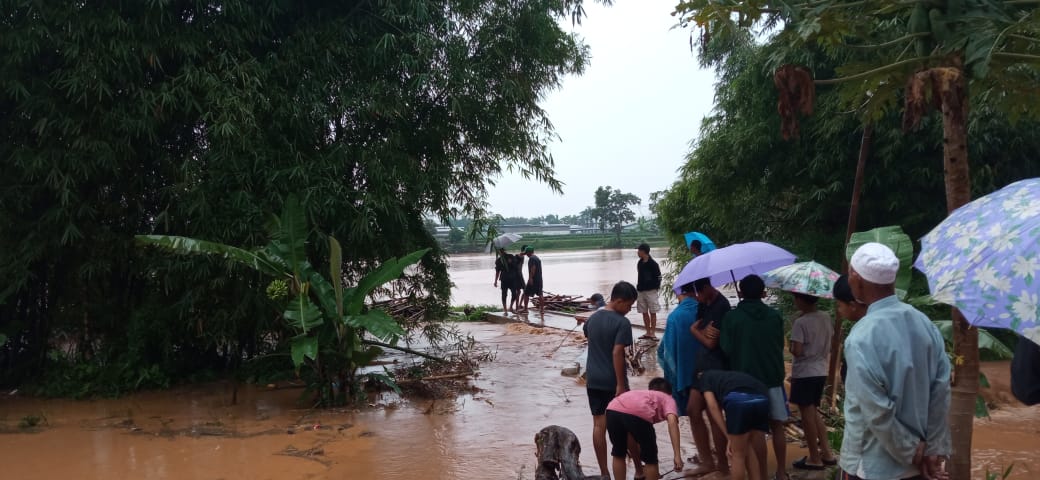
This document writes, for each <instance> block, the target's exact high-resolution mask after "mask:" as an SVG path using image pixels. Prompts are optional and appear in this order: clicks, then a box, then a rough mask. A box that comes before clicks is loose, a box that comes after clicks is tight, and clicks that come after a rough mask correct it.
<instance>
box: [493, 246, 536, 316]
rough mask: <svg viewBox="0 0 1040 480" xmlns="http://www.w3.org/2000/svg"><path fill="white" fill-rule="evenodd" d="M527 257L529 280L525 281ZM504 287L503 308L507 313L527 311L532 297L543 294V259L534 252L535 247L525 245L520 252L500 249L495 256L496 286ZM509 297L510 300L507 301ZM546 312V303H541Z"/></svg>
mask: <svg viewBox="0 0 1040 480" xmlns="http://www.w3.org/2000/svg"><path fill="white" fill-rule="evenodd" d="M525 256H526V257H527V281H526V282H525V281H524V257H525ZM499 284H501V288H502V310H503V311H504V312H505V313H509V312H510V311H512V312H514V313H519V312H526V311H527V307H528V304H529V302H530V299H531V297H541V296H542V260H541V259H540V258H538V256H537V255H535V254H534V247H531V246H527V245H523V246H521V247H520V253H517V254H516V255H513V254H510V253H508V252H507V251H506V249H505V248H499V249H498V257H497V258H495V282H494V286H496V287H498V286H499ZM507 297H508V302H507V301H506V300H507ZM540 308H541V309H542V313H544V308H545V307H544V305H541V306H540Z"/></svg>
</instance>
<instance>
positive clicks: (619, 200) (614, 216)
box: [595, 187, 641, 247]
mask: <svg viewBox="0 0 1040 480" xmlns="http://www.w3.org/2000/svg"><path fill="white" fill-rule="evenodd" d="M595 200H596V207H595V215H596V219H597V220H598V221H599V224H600V230H606V229H607V227H610V230H611V231H612V232H614V235H615V238H616V240H615V242H614V246H615V247H621V231H622V230H623V229H624V226H625V223H629V222H634V221H635V220H636V212H634V211H632V209H631V208H630V207H631V206H632V205H639V204H640V203H641V200H640V199H639V197H637V196H635V195H633V194H631V193H625V192H622V191H621V190H619V189H614V188H613V187H599V188H597V189H596V192H595Z"/></svg>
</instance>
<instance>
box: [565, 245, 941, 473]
mask: <svg viewBox="0 0 1040 480" xmlns="http://www.w3.org/2000/svg"><path fill="white" fill-rule="evenodd" d="M639 256H640V264H639V273H640V279H639V283H640V286H653V284H652V283H653V282H649V283H644V276H643V275H644V271H646V272H647V274H648V275H650V276H653V274H654V273H655V272H654V270H655V267H656V262H654V263H653V264H652V265H648V264H649V263H650V262H652V259H651V258H650V256H649V247H646V248H644V245H641V246H640V247H639ZM898 269H899V260H898V259H897V258H896V256H895V254H894V253H893V252H892V251H891V250H890V249H888V247H885V246H884V245H881V244H877V243H870V244H866V245H864V246H863V247H861V248H860V249H858V250H857V251H856V253H855V254H854V255H853V256H852V260H851V268H850V273H849V275H848V276H842V277H841V278H839V280H838V282H837V283H836V284H835V286H834V292H833V293H834V297H835V300H836V301H837V305H838V313H839V315H840V316H842V317H844V318H846V319H849V320H852V321H856V322H857V323H856V324H855V326H854V327H853V329H852V331H851V332H850V334H849V336H848V338H847V339H846V341H845V345H844V346H845V358H846V360H847V365H848V371H847V373H846V374H844V375H843V376H844V377H845V383H846V396H845V426H844V432H845V433H844V440H843V443H842V449H841V452H840V453H841V455H840V459H839V457H838V456H837V455H835V454H834V452H832V451H831V449H830V446H829V443H828V438H827V429H826V427H825V425H824V423H823V419H822V417H821V415H820V413H819V410H818V407H819V405H820V399H821V397H822V394H823V389H824V384H825V383H826V375H827V367H828V358H829V352H830V344H831V337H832V335H833V321H832V319H831V318H830V316H829V315H827V314H826V313H824V312H821V311H819V310H818V309H817V308H816V303H817V300H818V298H817V297H813V296H809V295H803V294H794V304H795V307H796V309H797V310H798V312H799V313H798V316H797V318H795V319H794V321H793V323H792V330H791V336H790V342H785V337H784V319H783V317H782V315H781V314H780V312H779V311H777V310H776V309H774V308H772V307H770V306H769V305H766V304H765V303H764V302H763V298H764V295H765V285H764V282H763V280H762V279H761V278H760V277H758V276H757V275H748V276H746V277H744V278H743V279H741V280H740V281H739V282H738V292H739V296H740V301H739V303H738V304H737V305H736V307H732V308H731V305H730V302H729V300H728V299H727V298H726V297H725V295H723V294H721V293H720V292H719V291H718V290H716V289H715V287H713V286H712V285H711V283H710V281H709V280H708V279H706V278H704V279H699V280H697V281H695V282H691V283H689V284H686V285H682V286H680V287H679V288H678V289H677V290H678V293H677V297H678V302H679V303H678V305H677V306H676V308H675V309H674V310H673V311H672V313H671V314H670V315H669V316H668V321H667V325H666V327H665V332H664V335H663V336H662V338H661V342H660V345H659V348H658V361H659V364H660V366H661V369H662V371H663V374H664V377H663V378H661V379H654V380H652V381H651V385H650V390H644V391H629V384H628V376H627V370H626V361H625V349H626V348H627V347H629V346H631V345H632V344H633V338H632V324H631V322H629V320H628V319H627V318H626V317H625V315H626V314H627V313H628V312H629V311H630V310H631V308H632V306H633V304H636V303H640V304H642V302H643V301H644V299H647V300H649V299H648V298H647V295H646V294H644V292H645V291H647V290H644V289H640V288H638V287H636V286H633V285H632V284H630V283H628V282H618V283H617V284H616V285H615V286H614V288H613V290H612V291H611V295H610V300H609V302H607V303H606V306H605V307H603V308H601V309H600V310H598V311H596V312H595V313H593V314H592V315H591V316H589V317H588V319H587V321H585V324H584V332H585V335H586V337H587V338H588V343H589V345H588V350H589V352H588V363H587V371H586V388H587V392H588V398H589V407H590V410H591V413H592V416H593V447H594V450H595V452H596V458H597V461H598V463H599V467H600V471H601V474H602V475H609V473H610V471H609V470H610V468H609V467H612V469H613V473H614V477H615V478H618V479H623V478H626V477H625V474H626V468H627V461H626V457H630V458H632V459H633V462H634V466H635V469H636V478H647V479H656V478H659V476H660V469H659V468H658V466H657V463H658V460H657V446H656V437H655V435H654V430H653V424H654V423H657V422H661V421H667V422H668V426H669V433H670V436H671V440H672V447H673V453H674V459H673V464H674V468H675V470H676V471H679V470H681V469H682V468H683V459H682V458H681V455H680V450H679V441H678V438H679V437H678V422H677V419H678V417H679V416H682V415H687V416H689V419H690V425H691V430H692V434H693V439H694V444H695V446H696V448H697V452H698V455H697V457H698V458H695V459H694V460H695V461H696V463H697V464H698V465H697V468H696V469H695V470H694V471H692V472H684V473H686V474H688V475H690V474H693V475H698V474H706V473H709V472H712V471H717V470H718V471H730V475H731V476H730V478H732V479H735V480H742V479H744V478H752V479H765V478H766V477H767V461H766V457H767V448H766V439H765V434H766V433H767V432H769V433H771V435H772V446H773V452H774V455H775V457H776V462H777V465H778V468H777V471H776V473H775V478H777V479H780V480H785V479H786V478H787V473H786V465H788V463H787V458H786V438H785V434H784V430H785V427H784V426H785V424H786V423H788V422H789V421H790V412H789V410H788V404H789V403H790V404H794V405H795V406H797V407H798V409H799V411H800V413H801V420H802V426H803V428H804V431H805V434H806V438H805V440H806V443H807V446H808V450H809V455H807V456H806V457H804V458H802V459H800V460H798V461H796V462H793V463H792V464H791V465H792V466H793V467H794V468H798V469H806V470H822V469H824V468H825V466H827V465H834V464H839V465H840V467H841V469H842V475H843V476H842V478H843V479H845V480H861V479H862V480H903V479H914V480H924V479H944V478H946V473H945V472H944V471H943V459H944V457H945V456H946V455H948V454H949V452H950V436H949V425H948V423H947V421H946V415H947V412H948V410H949V401H950V384H949V380H950V364H949V359H948V357H947V355H946V352H945V348H944V344H943V340H942V338H941V336H940V334H939V332H938V330H937V329H936V328H935V326H934V325H933V324H932V323H931V321H930V320H929V319H928V317H927V316H925V315H924V314H923V313H921V312H919V311H917V310H916V309H914V308H913V307H911V306H909V305H907V304H905V303H903V302H901V301H900V300H899V299H898V298H897V297H896V296H895V287H894V283H895V276H896V272H897V271H898ZM656 276H657V282H658V283H657V285H656V286H657V287H659V285H660V283H659V282H660V270H659V268H657V269H656ZM655 290H656V289H655ZM654 293H656V292H654ZM655 300H656V299H655ZM640 310H641V311H642V312H643V313H644V322H647V323H649V325H648V335H649V332H650V330H649V327H651V326H653V325H654V323H655V320H656V318H654V317H655V316H656V309H652V308H650V306H649V304H647V305H645V308H644V305H640ZM785 343H789V349H790V353H791V355H792V358H793V361H792V365H791V378H790V398H788V395H787V393H788V391H787V389H786V388H785V376H786V375H785V363H784V346H785ZM669 397H670V400H671V401H665V400H663V399H668V398H669ZM705 414H707V419H705ZM608 434H609V435H608ZM608 436H609V439H610V442H611V444H612V448H611V449H610V456H611V457H612V458H613V461H612V462H611V464H610V465H608V461H607V460H608V457H607V437H608Z"/></svg>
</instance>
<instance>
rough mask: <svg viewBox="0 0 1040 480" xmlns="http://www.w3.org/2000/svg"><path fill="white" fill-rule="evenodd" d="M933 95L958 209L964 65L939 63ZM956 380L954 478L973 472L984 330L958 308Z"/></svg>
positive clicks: (963, 160) (967, 187)
mask: <svg viewBox="0 0 1040 480" xmlns="http://www.w3.org/2000/svg"><path fill="white" fill-rule="evenodd" d="M936 70H938V71H936V72H935V73H934V74H933V75H934V77H933V78H934V80H933V85H935V86H937V87H939V88H937V89H936V90H938V91H933V95H941V97H942V116H943V157H944V158H943V168H944V171H945V180H946V208H947V210H948V211H949V212H953V211H954V210H956V209H957V208H959V207H960V206H962V205H964V204H966V203H968V201H969V200H971V177H970V175H969V169H968V95H967V93H968V92H967V84H966V80H965V76H964V72H963V70H962V69H961V68H959V67H953V68H944V69H936ZM953 325H954V329H953V353H954V358H955V361H954V368H953V385H952V395H951V400H950V433H951V435H952V439H953V455H952V456H951V459H950V464H949V466H948V469H949V472H950V478H951V479H952V480H968V479H970V478H971V436H972V427H973V426H974V425H973V422H974V420H975V397H976V396H977V395H978V389H979V335H978V330H976V329H975V328H972V327H971V325H969V324H968V322H967V320H966V319H965V318H964V315H962V314H961V312H960V311H959V310H957V309H956V308H954V309H953Z"/></svg>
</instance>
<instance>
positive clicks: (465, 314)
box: [449, 303, 499, 322]
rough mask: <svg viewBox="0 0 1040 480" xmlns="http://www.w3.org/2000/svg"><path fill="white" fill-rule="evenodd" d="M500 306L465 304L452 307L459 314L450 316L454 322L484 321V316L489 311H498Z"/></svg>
mask: <svg viewBox="0 0 1040 480" xmlns="http://www.w3.org/2000/svg"><path fill="white" fill-rule="evenodd" d="M498 310H499V308H498V307H496V306H494V305H470V304H468V303H467V304H464V305H459V306H457V307H451V311H452V312H455V313H457V314H458V315H453V316H451V317H449V319H450V320H451V321H454V322H483V321H484V316H485V315H486V314H487V313H488V312H495V311H498Z"/></svg>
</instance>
